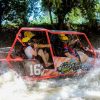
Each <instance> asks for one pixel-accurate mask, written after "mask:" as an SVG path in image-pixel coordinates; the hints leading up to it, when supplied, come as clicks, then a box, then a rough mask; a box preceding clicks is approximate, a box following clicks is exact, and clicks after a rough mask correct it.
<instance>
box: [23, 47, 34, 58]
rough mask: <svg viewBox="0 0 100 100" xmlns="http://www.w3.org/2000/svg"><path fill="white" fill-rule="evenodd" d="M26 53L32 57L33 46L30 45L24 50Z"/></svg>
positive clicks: (28, 56)
mask: <svg viewBox="0 0 100 100" xmlns="http://www.w3.org/2000/svg"><path fill="white" fill-rule="evenodd" d="M24 52H25V55H26V56H27V58H28V59H32V57H33V48H32V47H31V46H28V47H26V48H25V50H24Z"/></svg>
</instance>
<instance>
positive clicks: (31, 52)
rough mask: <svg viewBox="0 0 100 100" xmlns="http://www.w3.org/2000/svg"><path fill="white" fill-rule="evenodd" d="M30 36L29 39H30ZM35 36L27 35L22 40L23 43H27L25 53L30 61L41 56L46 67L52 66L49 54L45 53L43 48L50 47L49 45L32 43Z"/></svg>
mask: <svg viewBox="0 0 100 100" xmlns="http://www.w3.org/2000/svg"><path fill="white" fill-rule="evenodd" d="M28 36H29V37H28ZM34 36H35V35H29V33H28V35H27V34H26V37H24V38H23V39H22V42H24V43H25V45H26V46H25V47H24V52H25V55H26V56H27V58H28V59H34V58H37V56H40V57H41V58H42V60H43V62H44V64H45V66H46V67H48V66H50V65H52V63H49V62H48V60H49V54H48V53H47V52H46V51H43V49H41V48H46V47H50V46H49V45H48V44H37V43H34V42H33V43H32V42H31V41H30V39H31V38H32V37H34Z"/></svg>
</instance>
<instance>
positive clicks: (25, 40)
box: [22, 37, 30, 42]
mask: <svg viewBox="0 0 100 100" xmlns="http://www.w3.org/2000/svg"><path fill="white" fill-rule="evenodd" d="M29 40H30V38H29V37H24V38H23V39H22V42H28V41H29Z"/></svg>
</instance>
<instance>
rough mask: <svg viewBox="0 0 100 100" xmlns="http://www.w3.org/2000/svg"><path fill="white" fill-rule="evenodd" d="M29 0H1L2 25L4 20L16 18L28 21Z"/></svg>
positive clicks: (0, 20)
mask: <svg viewBox="0 0 100 100" xmlns="http://www.w3.org/2000/svg"><path fill="white" fill-rule="evenodd" d="M27 8H28V0H1V2H0V26H1V23H2V21H3V20H10V21H12V20H16V19H18V18H20V19H21V20H22V21H23V23H24V24H25V23H27Z"/></svg>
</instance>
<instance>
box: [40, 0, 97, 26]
mask: <svg viewBox="0 0 100 100" xmlns="http://www.w3.org/2000/svg"><path fill="white" fill-rule="evenodd" d="M95 4H96V1H95V0H49V2H48V0H42V5H43V6H44V7H43V8H45V9H46V10H48V11H49V9H51V11H52V12H53V13H54V14H55V15H56V16H57V18H58V26H59V28H62V27H63V24H64V19H65V16H66V14H68V13H70V12H71V10H72V9H74V8H76V7H78V8H80V9H81V12H82V13H83V15H84V16H85V17H87V18H88V19H89V20H91V19H92V18H91V17H93V16H94V13H93V12H94V10H95ZM49 6H50V7H49ZM90 16H91V17H90Z"/></svg>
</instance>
